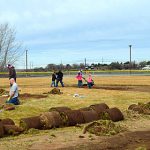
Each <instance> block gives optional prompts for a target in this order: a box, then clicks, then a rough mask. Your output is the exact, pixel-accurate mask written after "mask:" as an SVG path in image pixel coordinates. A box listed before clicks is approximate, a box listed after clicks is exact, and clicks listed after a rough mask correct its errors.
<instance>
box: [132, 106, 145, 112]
mask: <svg viewBox="0 0 150 150" xmlns="http://www.w3.org/2000/svg"><path fill="white" fill-rule="evenodd" d="M132 111H135V112H137V113H139V114H142V113H144V108H142V107H141V106H135V107H133V108H132Z"/></svg>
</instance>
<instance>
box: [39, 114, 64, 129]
mask: <svg viewBox="0 0 150 150" xmlns="http://www.w3.org/2000/svg"><path fill="white" fill-rule="evenodd" d="M40 122H41V125H42V128H43V129H51V128H54V127H61V126H63V121H62V119H61V117H60V114H59V112H57V111H52V112H45V113H42V114H41V115H40Z"/></svg>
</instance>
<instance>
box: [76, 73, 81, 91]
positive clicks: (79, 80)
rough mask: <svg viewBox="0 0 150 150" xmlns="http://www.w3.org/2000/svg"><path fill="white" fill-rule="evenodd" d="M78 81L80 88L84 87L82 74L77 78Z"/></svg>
mask: <svg viewBox="0 0 150 150" xmlns="http://www.w3.org/2000/svg"><path fill="white" fill-rule="evenodd" d="M76 79H77V80H78V87H79V88H80V87H82V74H81V73H80V72H79V73H78V75H77V76H76Z"/></svg>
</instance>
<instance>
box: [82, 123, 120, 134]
mask: <svg viewBox="0 0 150 150" xmlns="http://www.w3.org/2000/svg"><path fill="white" fill-rule="evenodd" d="M87 131H88V132H89V133H92V134H95V135H97V136H101V135H115V134H117V133H119V132H121V131H123V128H121V127H120V126H119V125H115V124H114V123H113V122H112V121H110V120H100V121H96V122H92V123H90V124H88V125H87V126H85V127H84V129H83V133H84V134H85V133H86V132H87Z"/></svg>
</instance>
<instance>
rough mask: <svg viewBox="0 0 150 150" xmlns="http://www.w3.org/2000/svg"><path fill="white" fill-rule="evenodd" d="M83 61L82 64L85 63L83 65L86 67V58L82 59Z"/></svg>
mask: <svg viewBox="0 0 150 150" xmlns="http://www.w3.org/2000/svg"><path fill="white" fill-rule="evenodd" d="M84 62H85V64H84V65H85V67H86V58H85V59H84Z"/></svg>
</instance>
